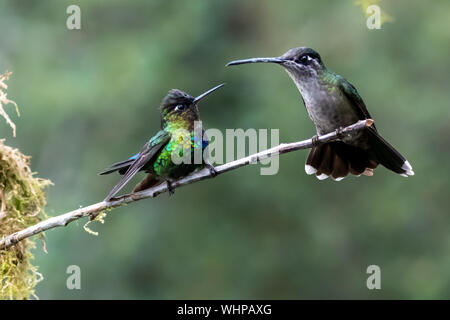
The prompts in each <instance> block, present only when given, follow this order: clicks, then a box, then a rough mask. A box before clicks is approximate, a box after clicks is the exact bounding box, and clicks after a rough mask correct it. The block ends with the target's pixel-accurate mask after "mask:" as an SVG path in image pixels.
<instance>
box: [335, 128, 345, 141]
mask: <svg viewBox="0 0 450 320" xmlns="http://www.w3.org/2000/svg"><path fill="white" fill-rule="evenodd" d="M335 133H336V137H337V138H338V139H342V138H343V137H344V128H343V127H339V128H337V129H336V131H335Z"/></svg>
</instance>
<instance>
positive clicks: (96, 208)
mask: <svg viewBox="0 0 450 320" xmlns="http://www.w3.org/2000/svg"><path fill="white" fill-rule="evenodd" d="M372 124H373V120H372V119H366V120H361V121H358V122H357V123H355V124H352V125H350V126H348V127H346V128H344V129H342V130H338V131H335V132H331V133H328V134H325V135H322V136H319V137H317V142H331V141H335V140H339V139H340V137H342V136H343V135H347V134H351V133H354V132H356V131H359V130H361V129H363V128H365V127H370V126H371V125H372ZM312 146H313V138H311V139H307V140H303V141H298V142H292V143H282V144H280V145H278V146H276V147H273V148H270V149H267V150H265V151H261V152H258V153H255V154H253V155H250V156H248V157H244V158H242V159H239V160H235V161H231V162H228V163H226V164H223V165H221V166H217V167H216V168H215V169H216V171H217V174H222V173H225V172H228V171H231V170H235V169H237V168H240V167H243V166H246V165H248V164H251V163H256V162H258V161H260V160H264V159H267V158H270V157H273V156H276V155H279V154H283V153H288V152H292V151H296V150H302V149H309V148H311V147H312ZM208 178H212V176H211V172H210V171H209V170H208V169H203V170H200V171H197V172H194V173H192V174H191V175H189V176H186V177H184V178H181V179H179V180H176V181H174V182H172V183H171V186H172V188H178V187H181V186H185V185H188V184H191V183H194V182H197V181H201V180H204V179H208ZM166 191H168V189H167V184H165V183H163V184H160V185H157V186H155V187H152V188H149V189H146V190H143V191H140V192H137V193H133V194H128V195H125V196H122V197H120V198H117V199H113V200H111V201H102V202H98V203H96V204H93V205H90V206H88V207H84V208H80V209H77V210H74V211H70V212H68V213H65V214H62V215H59V216H56V217H52V218H49V219H47V220H44V221H42V222H39V223H37V224H35V225H33V226H31V227H28V228H26V229H23V230H21V231H18V232H15V233H13V234H11V235H9V236H7V237H4V238H2V239H1V240H0V249H3V248H8V247H11V246H13V245H15V244H16V243H18V242H20V241H22V240H24V239H26V238H29V237H31V236H33V235H36V234H39V233H41V232H44V231H46V230H49V229H52V228H56V227H64V226H67V225H68V224H69V223H70V222H72V221H74V220H78V219H80V218H83V217H87V216H90V217H93V216H94V217H95V216H96V215H97V214H98V213H99V212H102V211H104V210H107V209H111V208H115V207H119V206H121V205H124V204H127V203H130V202H135V201H139V200H142V199H146V198H154V197H156V196H157V195H159V194H161V193H163V192H166Z"/></svg>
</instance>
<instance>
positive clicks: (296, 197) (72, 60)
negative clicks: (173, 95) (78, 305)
mask: <svg viewBox="0 0 450 320" xmlns="http://www.w3.org/2000/svg"><path fill="white" fill-rule="evenodd" d="M70 4H78V5H80V7H81V12H82V29H81V30H79V31H78V30H74V31H69V30H67V29H66V24H65V22H66V18H67V14H66V13H65V12H66V7H67V6H68V5H70ZM380 4H381V6H382V8H383V10H384V11H385V12H388V13H389V14H390V15H391V16H392V17H394V18H395V20H394V21H393V22H391V23H385V24H383V26H382V29H381V30H368V29H367V28H366V23H365V15H364V13H363V12H362V10H361V8H360V7H359V6H357V5H355V1H351V0H349V1H325V0H319V1H300V0H298V1H291V0H280V1H271V0H244V1H242V0H227V1H224V0H211V1H205V0H190V1H181V0H179V1H167V0H166V1H163V0H152V1H144V0H141V1H139V0H130V1H118V0H109V1H106V0H103V1H101V0H96V1H87V0H82V1H59V0H46V1H25V0H14V1H12V0H10V1H2V2H0V28H1V30H7V32H4V31H2V33H1V35H0V36H1V38H2V46H1V48H0V70H6V69H8V70H13V71H14V78H12V79H11V80H10V89H9V94H10V95H11V96H13V97H14V98H15V100H16V102H17V103H18V104H19V105H20V106H21V107H22V108H21V111H22V115H21V117H20V118H19V119H17V118H14V119H13V120H14V121H15V122H16V124H17V126H18V128H20V130H19V131H18V133H17V138H15V139H12V137H11V132H10V130H9V128H8V127H7V125H5V124H4V123H2V124H0V130H1V132H0V133H1V135H0V136H1V137H6V138H7V139H8V140H7V141H8V143H9V144H10V145H14V146H16V147H18V148H19V149H20V150H23V151H24V152H26V153H27V154H31V155H32V156H33V163H32V170H33V171H37V172H39V175H40V176H45V177H49V178H50V179H51V180H52V181H53V182H54V183H55V185H56V187H52V188H50V189H49V195H48V200H49V203H48V208H49V214H51V215H54V214H60V213H62V212H66V211H69V210H71V209H74V208H77V207H79V206H80V205H88V204H91V203H93V202H97V201H99V200H101V199H103V197H104V196H105V195H106V194H107V192H108V191H109V189H110V188H111V187H112V186H113V184H114V183H115V182H116V181H117V179H118V177H117V176H107V177H99V176H97V175H96V173H97V172H98V171H99V170H101V169H103V167H105V166H106V165H108V164H110V163H112V162H114V161H118V160H121V159H123V158H125V157H127V156H129V155H132V154H134V153H135V152H136V151H137V150H139V148H140V147H141V146H142V144H143V143H144V142H145V141H146V140H147V139H148V138H149V137H150V136H151V135H152V134H154V133H155V132H156V130H158V127H159V116H158V109H157V107H158V104H159V102H160V100H161V99H162V97H163V96H164V95H165V94H166V92H167V91H168V90H169V89H170V88H179V89H182V90H186V91H188V92H189V93H191V94H193V95H195V94H198V93H201V92H203V91H204V90H205V89H208V88H210V87H212V86H213V85H216V84H218V83H221V82H224V81H225V82H227V83H228V85H227V87H226V88H224V89H223V90H220V92H217V94H214V95H212V96H211V97H208V99H207V100H205V101H204V102H203V103H202V104H201V105H200V111H201V115H202V119H203V121H204V124H205V126H206V127H215V128H219V129H221V130H225V129H226V128H280V140H281V141H295V140H299V139H303V138H307V137H311V136H312V135H313V134H314V130H313V126H312V124H311V121H310V120H309V119H308V117H307V114H306V112H305V110H304V107H303V105H302V103H301V99H300V96H299V93H298V92H297V90H296V88H295V86H294V84H293V83H292V82H291V81H290V79H289V78H288V77H287V76H286V74H285V73H284V72H283V71H282V70H281V69H280V68H279V67H278V66H275V65H248V66H242V67H236V68H233V69H231V68H225V67H224V65H225V64H226V62H228V61H230V60H233V59H237V58H246V57H252V56H266V55H269V56H270V55H280V54H282V53H283V52H284V51H286V50H287V49H289V48H291V47H295V46H300V45H305V46H310V47H312V48H315V49H316V50H318V51H319V52H320V53H321V55H322V58H323V60H324V62H325V64H326V65H327V66H328V67H330V68H331V69H332V70H334V71H336V72H337V73H339V74H341V75H342V76H344V77H346V78H347V79H349V80H350V81H351V82H352V83H353V84H354V85H355V86H356V87H357V88H358V90H359V92H360V94H361V95H362V97H363V98H364V100H365V102H366V104H367V106H368V109H369V110H370V112H371V114H372V116H373V117H374V118H375V121H376V124H377V128H378V130H379V131H380V132H381V134H382V135H383V136H384V137H385V138H386V139H388V140H389V141H390V142H391V143H392V144H393V145H394V146H396V147H398V149H399V150H400V151H401V152H402V153H403V154H404V155H405V156H406V157H407V158H408V160H409V161H410V163H411V164H412V165H413V167H414V170H415V172H416V175H415V176H414V177H412V178H408V179H405V178H402V177H400V176H397V175H395V174H392V173H391V172H388V171H387V170H385V169H383V168H379V169H377V170H376V171H375V175H374V177H371V178H367V177H361V178H354V177H352V178H349V179H345V180H344V181H341V182H339V183H337V182H334V181H317V179H315V178H314V177H311V176H307V175H306V174H305V173H304V169H303V167H304V161H305V158H306V155H307V152H306V151H305V152H295V153H292V154H287V155H284V156H282V157H281V158H280V171H279V173H278V174H277V175H274V176H260V175H259V168H258V166H257V165H255V166H250V167H246V168H242V169H239V170H236V171H234V172H230V173H227V174H226V175H223V176H220V177H218V178H217V179H215V180H209V181H204V182H200V183H197V184H194V185H191V186H188V187H186V188H182V189H179V190H177V191H176V193H175V195H174V196H173V197H170V198H169V197H168V196H167V195H161V196H160V197H158V198H157V199H154V200H148V201H143V202H141V203H136V204H133V205H128V206H126V207H123V208H119V209H116V210H114V211H112V212H111V213H109V214H108V216H107V218H106V223H105V224H104V225H101V224H95V223H94V224H91V225H90V226H89V227H90V228H91V229H93V230H94V229H95V231H99V236H98V237H93V236H92V235H90V234H88V233H86V232H85V231H84V230H83V228H82V226H83V224H84V222H83V221H80V222H79V223H72V224H71V225H69V226H68V227H67V228H65V229H63V228H59V229H55V230H53V231H50V232H48V233H47V249H48V252H49V253H48V255H46V254H44V253H43V252H42V250H41V249H40V248H38V249H37V250H36V251H35V255H36V260H35V263H36V264H37V265H39V267H40V271H41V272H42V273H43V274H44V275H45V276H46V279H45V281H43V282H41V283H40V284H39V285H38V286H37V294H38V296H39V297H41V298H68V299H73V298H137V299H141V298H160V299H161V298H162V299H163V298H449V297H450V233H449V232H448V231H449V228H450V215H449V212H448V211H449V210H448V208H449V199H448V191H447V190H449V187H450V184H449V182H448V174H447V172H449V171H450V164H449V161H448V159H449V156H450V151H449V147H448V146H449V145H450V140H449V137H450V125H449V123H450V122H449V120H450V119H449V118H450V116H449V112H448V104H449V101H450V93H449V90H448V89H449V87H450V81H449V75H450V65H449V63H448V57H449V56H450V20H449V19H448V13H449V12H450V2H449V1H434V2H433V3H429V2H424V1H413V2H411V1H407V0H397V1H382V2H381V3H380ZM71 264H76V265H79V266H80V267H81V276H82V289H81V290H79V291H77V290H73V291H70V290H68V289H67V288H66V286H65V283H66V277H67V276H68V275H67V274H66V273H65V270H66V268H67V267H68V266H69V265H71ZM371 264H377V265H379V266H380V267H381V271H382V290H380V291H369V290H368V289H367V288H366V278H367V276H368V275H367V274H366V273H365V272H366V268H367V266H368V265H371Z"/></svg>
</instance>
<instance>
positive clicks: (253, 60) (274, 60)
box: [227, 58, 286, 67]
mask: <svg viewBox="0 0 450 320" xmlns="http://www.w3.org/2000/svg"><path fill="white" fill-rule="evenodd" d="M260 62H267V63H278V64H283V63H285V62H286V60H284V59H281V58H251V59H244V60H234V61H231V62H228V63H227V67H229V66H236V65H238V64H245V63H260Z"/></svg>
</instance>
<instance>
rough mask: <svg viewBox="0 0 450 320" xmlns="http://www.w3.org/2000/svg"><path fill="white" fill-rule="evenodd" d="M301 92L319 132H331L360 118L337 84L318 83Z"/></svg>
mask: <svg viewBox="0 0 450 320" xmlns="http://www.w3.org/2000/svg"><path fill="white" fill-rule="evenodd" d="M300 92H301V94H302V97H303V101H304V104H305V107H306V110H307V112H308V115H309V117H310V118H311V120H312V121H313V123H314V125H315V127H316V131H317V133H318V134H326V133H329V132H331V131H334V130H336V129H338V128H339V127H346V126H348V125H350V124H352V123H355V122H357V121H358V120H359V119H358V116H357V114H356V113H355V112H354V110H353V108H352V106H351V104H350V101H349V100H348V99H347V97H346V96H345V95H344V94H343V93H342V91H341V90H339V88H338V87H336V86H333V85H327V84H322V83H316V84H311V87H310V88H307V89H306V90H305V89H304V90H301V91H300Z"/></svg>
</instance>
